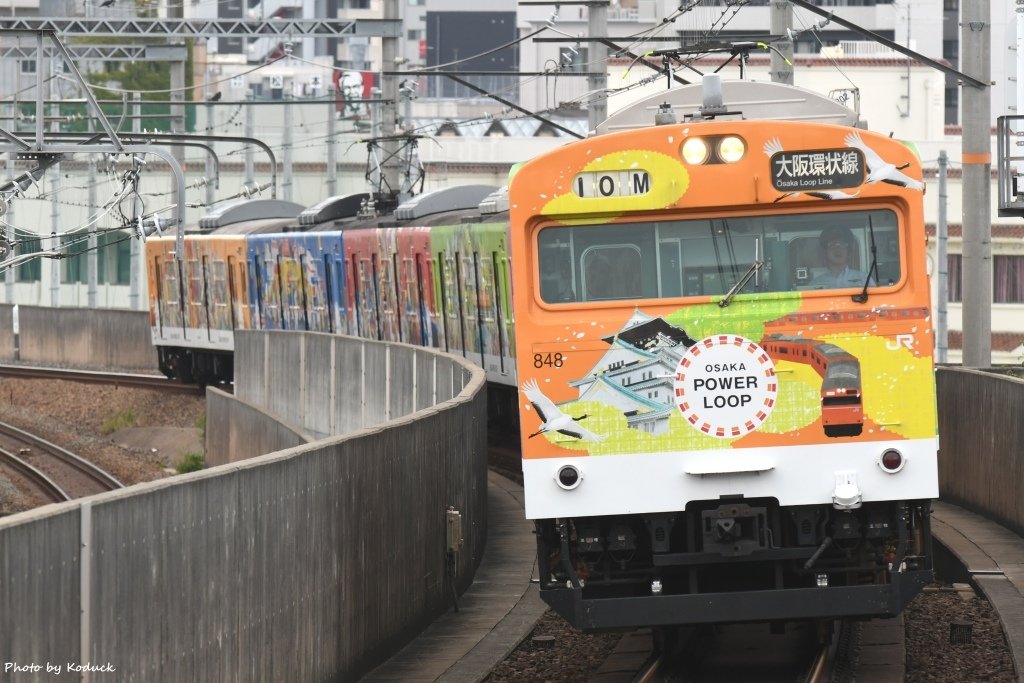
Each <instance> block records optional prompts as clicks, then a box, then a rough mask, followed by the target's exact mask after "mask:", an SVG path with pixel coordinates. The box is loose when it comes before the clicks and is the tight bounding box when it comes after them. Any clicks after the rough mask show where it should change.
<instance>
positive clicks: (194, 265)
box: [185, 253, 206, 341]
mask: <svg viewBox="0 0 1024 683" xmlns="http://www.w3.org/2000/svg"><path fill="white" fill-rule="evenodd" d="M204 266H205V263H204V262H203V260H202V259H201V258H200V257H199V256H198V255H197V254H194V253H191V254H188V255H187V258H186V259H185V268H186V272H185V277H186V280H185V283H186V292H185V294H186V297H187V298H186V299H185V338H186V339H189V340H191V341H200V340H201V339H202V337H203V336H206V335H204V334H203V333H202V328H203V327H206V306H205V299H206V297H205V288H206V287H205V285H206V278H205V277H204V272H203V269H204Z"/></svg>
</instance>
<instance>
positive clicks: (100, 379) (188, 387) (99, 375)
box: [0, 365, 230, 394]
mask: <svg viewBox="0 0 1024 683" xmlns="http://www.w3.org/2000/svg"><path fill="white" fill-rule="evenodd" d="M0 377H20V378H24V379H61V380H65V381H68V382H86V383H92V384H112V385H114V386H121V387H137V388H143V389H159V390H160V391H173V392H180V393H188V394H203V393H204V392H205V388H204V387H199V386H196V385H194V384H182V383H180V382H177V381H175V380H171V379H167V378H166V377H164V376H163V375H143V374H133V373H124V372H101V371H95V370H77V369H71V368H44V367H38V366H32V365H0ZM222 388H226V389H227V390H229V391H230V385H227V386H225V387H222Z"/></svg>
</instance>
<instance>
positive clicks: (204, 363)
mask: <svg viewBox="0 0 1024 683" xmlns="http://www.w3.org/2000/svg"><path fill="white" fill-rule="evenodd" d="M157 362H158V367H159V369H160V372H161V373H163V375H164V376H165V377H167V378H168V379H176V380H178V381H180V382H181V383H183V384H196V385H198V386H201V387H202V386H209V385H215V384H226V383H229V382H233V381H234V375H235V365H234V354H233V353H232V352H230V351H197V350H196V349H185V348H180V347H175V346H158V347H157Z"/></svg>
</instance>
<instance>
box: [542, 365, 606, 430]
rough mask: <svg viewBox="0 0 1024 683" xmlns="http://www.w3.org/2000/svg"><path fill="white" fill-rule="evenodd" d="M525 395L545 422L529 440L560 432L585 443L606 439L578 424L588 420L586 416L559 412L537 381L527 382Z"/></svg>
mask: <svg viewBox="0 0 1024 683" xmlns="http://www.w3.org/2000/svg"><path fill="white" fill-rule="evenodd" d="M523 393H524V394H526V398H527V399H529V401H530V404H531V405H532V406H533V409H534V410H536V411H537V415H539V416H540V419H541V420H543V421H544V424H542V425H541V426H540V429H538V430H537V431H535V432H534V433H533V434H530V436H529V437H528V438H531V439H532V438H533V437H535V436H537V435H538V434H546V433H548V432H558V433H559V434H565V435H566V436H571V437H574V438H577V439H582V440H583V441H601V440H603V439H604V438H605V437H603V436H599V435H597V434H594V433H593V432H592V431H590V430H588V429H584V428H583V427H581V426H580V425H578V424H577V422H579V421H580V420H582V419H584V418H586V417H587V416H586V415H580V416H579V417H571V416H569V415H566V414H565V413H563V412H562V411H561V410H559V409H558V407H557V406H555V404H554V403H553V402H552V401H551V399H550V398H548V397H547V396H545V395H544V394H543V393H542V392H541V390H540V388H539V387H538V386H537V381H536V380H532V379H531V380H529V381H528V382H525V383H524V384H523Z"/></svg>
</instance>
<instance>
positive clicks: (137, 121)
mask: <svg viewBox="0 0 1024 683" xmlns="http://www.w3.org/2000/svg"><path fill="white" fill-rule="evenodd" d="M141 129H142V93H132V132H133V133H135V134H138V133H140V132H142V130H141ZM141 214H142V202H141V201H139V198H138V196H136V195H133V196H132V216H134V217H136V218H137V217H139V216H140V215H141ZM128 244H130V245H131V265H130V266H129V270H130V273H129V277H128V305H129V307H130V308H131V309H132V310H133V311H138V310H141V309H142V306H141V305H140V304H141V300H140V295H139V292H140V290H141V289H142V285H141V282H142V275H141V270H142V269H141V267H140V266H141V263H140V261H141V260H142V248H141V247H140V245H139V240H128Z"/></svg>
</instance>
